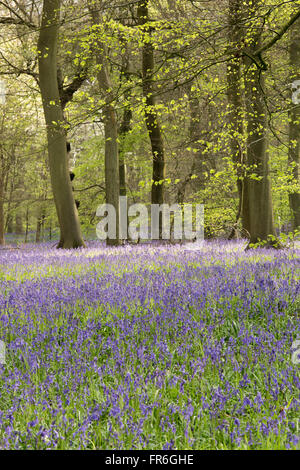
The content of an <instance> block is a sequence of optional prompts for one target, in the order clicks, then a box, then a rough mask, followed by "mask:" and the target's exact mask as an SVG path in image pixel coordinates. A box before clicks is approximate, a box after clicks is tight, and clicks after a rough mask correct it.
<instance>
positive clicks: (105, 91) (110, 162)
mask: <svg viewBox="0 0 300 470" xmlns="http://www.w3.org/2000/svg"><path fill="white" fill-rule="evenodd" d="M94 8H95V7H94ZM90 11H91V15H92V19H93V23H94V25H98V24H100V15H99V10H96V9H91V10H90ZM95 55H96V63H97V65H98V72H97V80H98V83H99V88H100V90H101V93H102V95H103V96H104V99H105V106H104V108H103V120H104V134H105V195H106V204H111V205H112V206H113V207H114V208H115V211H116V238H109V237H108V238H107V240H106V243H107V245H109V246H114V245H119V244H120V236H119V193H120V189H119V188H120V180H119V149H118V121H117V113H116V110H115V107H114V104H113V99H114V97H113V94H112V83H111V79H110V76H109V71H108V67H107V62H106V56H107V52H106V47H105V45H104V44H102V43H101V41H99V40H98V41H96V47H95Z"/></svg>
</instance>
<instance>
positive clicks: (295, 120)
mask: <svg viewBox="0 0 300 470" xmlns="http://www.w3.org/2000/svg"><path fill="white" fill-rule="evenodd" d="M290 70H291V82H292V83H293V82H294V81H295V80H300V21H299V20H298V21H296V22H295V23H294V24H293V25H292V27H291V29H290ZM289 163H290V164H291V165H293V177H294V184H295V185H296V186H297V187H298V190H295V191H293V192H292V193H291V194H290V195H289V203H290V208H291V212H292V217H293V229H294V230H296V229H300V103H299V104H297V103H293V104H292V108H291V111H290V113H289Z"/></svg>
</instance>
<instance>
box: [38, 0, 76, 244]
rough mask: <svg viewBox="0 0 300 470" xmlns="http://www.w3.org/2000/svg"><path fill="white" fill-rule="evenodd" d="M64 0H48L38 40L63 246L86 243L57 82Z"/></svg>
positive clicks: (49, 150)
mask: <svg viewBox="0 0 300 470" xmlns="http://www.w3.org/2000/svg"><path fill="white" fill-rule="evenodd" d="M60 3H61V2H60V0H44V3H43V16H42V25H41V29H40V35H39V40H38V53H39V60H38V62H39V77H40V89H41V95H42V101H43V108H44V115H45V121H46V127H47V139H48V157H49V167H50V176H51V185H52V191H53V195H54V202H55V207H56V212H57V216H58V222H59V227H60V232H61V236H60V242H59V244H58V247H59V248H78V247H82V246H84V241H83V238H82V234H81V229H80V224H79V219H78V213H77V209H76V206H75V202H74V197H73V193H72V186H71V182H70V177H69V167H68V161H67V150H66V135H65V131H64V127H63V124H64V117H63V111H62V106H61V102H60V97H59V89H58V82H57V42H58V30H59V18H60Z"/></svg>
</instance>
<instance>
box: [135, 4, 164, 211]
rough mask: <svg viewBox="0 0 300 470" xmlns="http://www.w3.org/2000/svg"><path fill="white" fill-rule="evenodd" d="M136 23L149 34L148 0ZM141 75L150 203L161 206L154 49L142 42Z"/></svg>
mask: <svg viewBox="0 0 300 470" xmlns="http://www.w3.org/2000/svg"><path fill="white" fill-rule="evenodd" d="M137 13H138V22H139V25H140V26H144V31H145V32H148V33H149V32H150V27H149V26H148V23H149V12H148V0H142V1H140V2H139V6H138V12H137ZM142 56H143V57H142V75H143V96H144V99H145V117H146V126H147V129H148V133H149V138H150V142H151V149H152V155H153V176H152V179H153V183H152V188H151V203H152V204H163V202H164V184H163V181H164V179H165V157H164V146H163V139H162V134H161V129H160V126H159V122H158V115H157V111H156V109H155V105H156V99H155V96H154V84H153V73H154V49H153V45H152V43H151V41H144V44H143V50H142Z"/></svg>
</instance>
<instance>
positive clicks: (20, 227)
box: [15, 213, 24, 235]
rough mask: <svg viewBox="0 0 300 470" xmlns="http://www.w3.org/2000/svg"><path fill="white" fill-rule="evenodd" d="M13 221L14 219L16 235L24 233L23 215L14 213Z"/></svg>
mask: <svg viewBox="0 0 300 470" xmlns="http://www.w3.org/2000/svg"><path fill="white" fill-rule="evenodd" d="M15 221H16V234H17V235H21V234H23V233H24V229H23V217H22V215H21V214H20V213H17V214H16V218H15Z"/></svg>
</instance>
